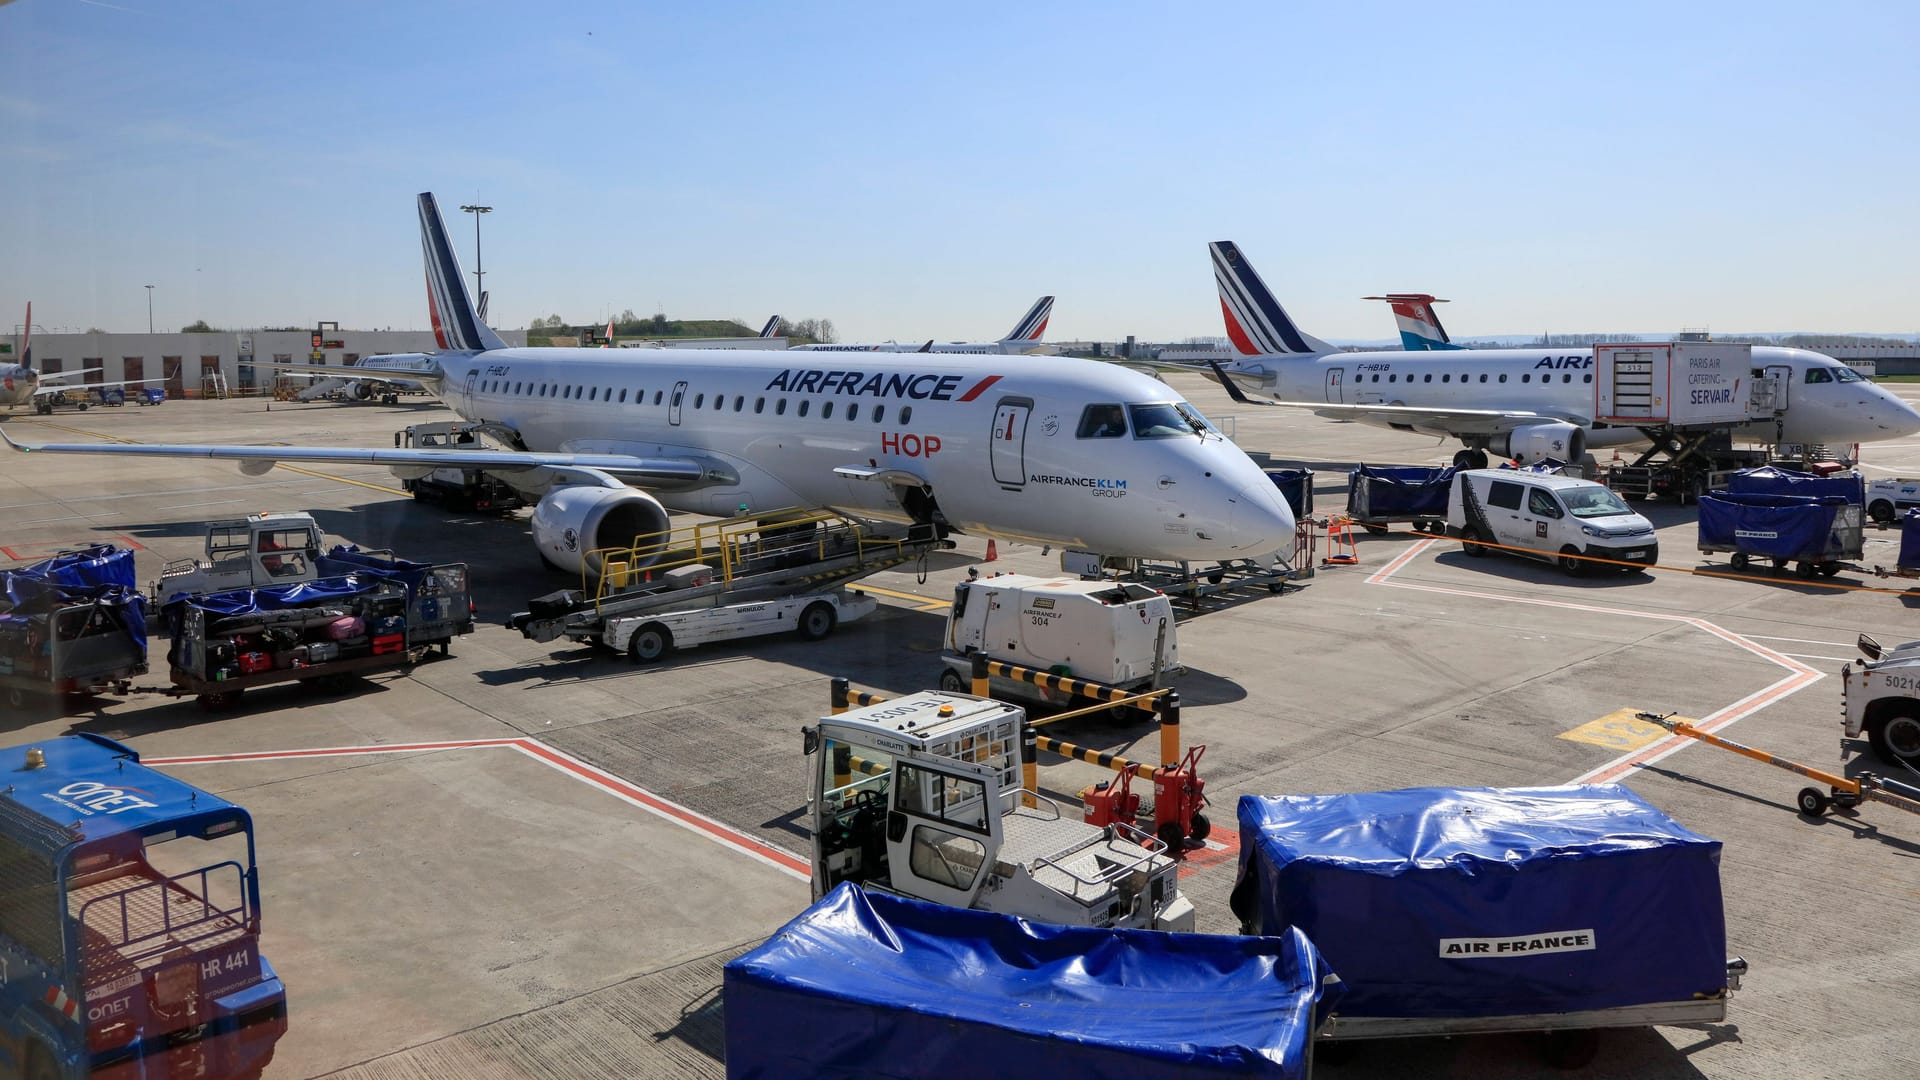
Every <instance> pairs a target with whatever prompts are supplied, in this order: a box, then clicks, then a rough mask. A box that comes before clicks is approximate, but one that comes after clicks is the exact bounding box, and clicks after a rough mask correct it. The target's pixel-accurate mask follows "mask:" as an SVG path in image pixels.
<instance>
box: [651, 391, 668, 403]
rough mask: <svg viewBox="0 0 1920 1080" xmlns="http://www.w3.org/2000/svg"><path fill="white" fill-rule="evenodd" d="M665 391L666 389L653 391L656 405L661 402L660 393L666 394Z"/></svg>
mask: <svg viewBox="0 0 1920 1080" xmlns="http://www.w3.org/2000/svg"><path fill="white" fill-rule="evenodd" d="M664 393H666V391H664V390H655V391H654V392H653V403H654V404H655V405H658V404H660V395H661V394H664Z"/></svg>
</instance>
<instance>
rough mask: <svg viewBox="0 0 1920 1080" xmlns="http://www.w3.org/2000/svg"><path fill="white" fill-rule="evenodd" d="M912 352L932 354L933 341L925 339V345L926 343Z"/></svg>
mask: <svg viewBox="0 0 1920 1080" xmlns="http://www.w3.org/2000/svg"><path fill="white" fill-rule="evenodd" d="M913 351H914V352H932V351H933V339H932V338H928V339H927V343H926V344H925V345H922V346H920V347H919V348H917V349H915V350H913Z"/></svg>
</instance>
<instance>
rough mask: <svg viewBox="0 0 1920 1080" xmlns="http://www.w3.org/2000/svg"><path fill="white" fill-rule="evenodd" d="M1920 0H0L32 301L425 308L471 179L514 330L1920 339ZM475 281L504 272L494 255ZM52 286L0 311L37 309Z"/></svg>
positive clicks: (461, 233) (343, 315)
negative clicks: (1237, 327) (716, 325)
mask: <svg viewBox="0 0 1920 1080" xmlns="http://www.w3.org/2000/svg"><path fill="white" fill-rule="evenodd" d="M1917 49H1920V5H1910V4H1898V3H1884V4H1854V3H1846V2H1838V3H1825V4H1819V5H1807V4H1770V3H1743V4H1731V3H1726V4H1722V3H1701V4H1671V3H1665V4H1636V3H1613V4H1607V5H1557V4H1534V5H1518V4H1472V3H1468V4H1459V5H1433V4H1430V3H1428V4H1366V3H1355V4H1346V5H1302V4H1291V3H1278V2H1269V3H1250V4H1241V3H1224V2H1215V3H1209V4H1205V5H1199V4H1195V5H1185V4H1124V3H1122V4H1047V3H1026V4H1000V3H993V2H987V0H979V2H975V3H969V4H964V5H961V4H954V5H939V6H933V5H906V4H852V3H848V4H819V5H801V4H777V3H767V4H756V3H738V4H707V5H692V4H634V3H575V4H565V5H533V4H507V3H488V2H468V3H458V4H454V3H448V4H434V3H425V2H420V3H414V2H409V3H400V4H396V3H391V2H384V0H383V2H359V0H330V2H329V3H325V4H310V5H288V4H278V3H269V4H262V3H259V2H257V0H242V2H225V0H111V2H110V3H109V2H106V0H16V2H13V3H9V4H3V5H0V161H3V162H5V164H4V166H0V169H3V170H4V176H5V181H4V188H0V190H4V191H5V193H6V195H7V198H6V199H5V211H6V212H5V213H4V214H0V253H4V255H3V256H0V307H4V309H5V310H6V311H9V312H17V311H18V310H19V309H20V308H21V307H22V306H23V305H24V303H25V301H27V300H29V299H31V300H33V301H34V305H35V306H34V311H35V317H36V322H38V323H41V324H44V325H47V326H49V327H53V328H61V327H75V328H79V327H86V326H97V327H100V328H103V329H108V330H122V331H132V330H140V329H144V327H145V325H146V299H147V293H146V290H145V289H144V288H143V286H144V285H146V284H148V283H151V284H153V285H155V289H154V297H153V298H154V315H155V324H156V327H157V328H160V329H170V328H175V327H178V326H179V325H181V324H183V323H186V322H190V321H192V320H194V319H199V318H204V319H207V320H208V321H210V322H212V323H214V324H215V325H222V326H250V325H263V324H268V325H272V324H293V325H306V324H310V323H312V322H313V321H315V320H317V319H334V320H338V321H340V322H341V323H343V324H345V325H349V326H359V327H385V326H392V327H395V328H403V327H406V328H417V327H421V326H424V325H425V324H426V310H425V300H424V293H423V286H422V284H421V282H422V276H421V266H420V254H419V245H418V242H417V230H416V226H415V224H414V210H413V202H412V197H413V195H414V194H415V193H416V192H419V191H423V190H433V191H435V192H437V193H438V194H439V196H440V200H441V202H442V204H443V206H444V207H446V209H447V210H448V212H449V214H450V216H451V217H453V218H455V219H456V220H451V221H449V226H450V227H451V228H453V229H454V230H455V236H456V240H457V243H458V247H459V251H460V255H461V258H462V260H463V261H464V262H465V263H466V268H467V269H468V270H469V271H471V270H472V268H473V267H472V258H471V256H472V219H471V217H469V216H468V215H464V214H459V213H458V212H457V211H455V210H454V207H457V206H458V205H459V204H461V203H466V202H473V201H475V200H478V201H481V202H484V203H488V204H491V205H493V206H494V207H495V208H496V209H495V211H494V212H493V213H492V214H491V215H489V216H488V217H487V219H486V221H485V224H484V243H485V257H486V267H487V279H488V284H489V287H490V289H491V290H492V292H493V308H492V316H493V318H492V321H493V322H494V323H495V324H496V325H498V326H502V327H518V326H524V325H525V324H526V322H527V321H528V320H529V319H531V318H534V317H536V316H540V315H547V314H553V313H558V314H560V315H562V316H564V317H565V318H567V319H569V320H572V321H579V322H585V321H589V320H594V319H598V318H601V317H604V314H605V313H606V312H607V311H608V309H609V308H610V309H612V310H613V311H616V312H617V311H619V310H620V309H622V308H632V309H633V310H634V311H636V312H639V313H641V314H643V315H644V314H651V313H652V312H654V311H656V310H664V311H665V312H666V313H667V314H669V315H671V316H675V317H689V318H706V317H738V318H741V319H743V320H746V321H748V322H749V323H750V324H753V325H755V326H757V325H758V323H759V322H760V321H761V320H763V319H764V318H765V316H767V315H768V314H772V313H774V312H779V313H781V314H785V315H787V316H789V317H791V318H799V317H806V316H825V317H828V318H831V319H833V320H834V322H835V323H836V324H837V325H838V326H839V328H840V330H841V336H842V338H843V339H847V340H871V339H886V338H892V337H898V338H901V339H913V338H924V337H931V336H939V337H942V338H973V339H979V338H991V337H997V336H998V335H999V334H1000V333H1001V332H1003V331H1004V330H1006V329H1007V328H1009V327H1011V326H1012V325H1013V323H1014V322H1015V321H1016V320H1017V318H1018V317H1019V316H1020V314H1021V313H1022V312H1023V311H1024V310H1025V309H1026V307H1027V305H1028V304H1029V303H1031V301H1032V300H1033V298H1034V297H1036V296H1038V295H1040V294H1042V293H1055V294H1057V295H1058V296H1059V297H1060V300H1059V303H1058V305H1057V307H1056V308H1055V311H1054V317H1053V322H1052V325H1051V327H1050V329H1049V337H1050V338H1052V339H1055V340H1063V339H1075V338H1105V339H1112V338H1117V337H1120V336H1123V335H1126V334H1129V333H1131V334H1136V335H1138V336H1140V337H1141V338H1143V339H1169V338H1179V337H1185V336H1189V335H1218V334H1219V333H1220V332H1221V330H1220V319H1219V309H1218V304H1217V302H1216V300H1215V298H1214V288H1213V282H1212V277H1211V272H1210V270H1209V266H1208V262H1207V258H1206V253H1205V250H1204V248H1205V244H1206V242H1207V241H1209V240H1215V239H1234V240H1238V241H1239V242H1240V244H1241V246H1242V249H1243V250H1244V251H1245V252H1246V253H1247V255H1248V257H1249V258H1250V259H1251V260H1253V262H1254V263H1255V265H1257V266H1258V267H1259V268H1260V269H1261V271H1262V273H1263V274H1264V275H1265V277H1266V279H1267V281H1268V283H1269V284H1270V285H1272V286H1273V288H1274V290H1275V292H1276V293H1277V294H1278V295H1279V296H1280V297H1281V298H1282V300H1283V301H1284V302H1285V303H1286V305H1287V307H1288V309H1289V311H1291V312H1292V314H1293V315H1294V317H1295V318H1296V320H1298V321H1299V322H1300V323H1301V324H1302V326H1303V327H1304V328H1305V329H1307V330H1308V331H1310V332H1312V333H1315V334H1318V335H1320V336H1322V337H1340V338H1385V337H1389V336H1391V334H1392V324H1391V319H1390V316H1389V314H1388V312H1387V311H1386V310H1385V308H1384V307H1383V306H1381V305H1377V304H1368V303H1363V302H1361V301H1360V300H1359V299H1358V298H1359V297H1361V296H1363V295H1366V294H1369V293H1374V292H1379V291H1383V290H1395V291H1415V290H1420V291H1432V292H1436V293H1438V294H1439V295H1442V296H1446V297H1450V298H1452V299H1453V301H1454V303H1453V304H1451V305H1449V306H1448V307H1447V308H1446V309H1444V315H1445V318H1446V319H1447V324H1448V329H1449V330H1451V331H1452V332H1453V333H1454V334H1455V335H1456V336H1472V335H1475V334H1500V333H1526V332H1535V331H1543V330H1548V331H1553V332H1576V331H1586V330H1643V331H1652V332H1668V331H1672V330H1676V329H1679V328H1680V327H1682V326H1688V327H1696V326H1705V327H1710V328H1712V329H1714V330H1717V331H1722V332H1737V331H1765V330H1792V329H1804V330H1824V331H1879V332H1904V333H1912V332H1914V331H1916V330H1920V312H1916V311H1915V307H1914V300H1913V297H1914V295H1915V288H1914V284H1915V281H1914V277H1915V275H1914V269H1913V266H1914V261H1915V252H1916V251H1917V250H1920V223H1917V217H1920V215H1916V206H1915V199H1914V197H1913V192H1914V190H1915V188H1914V177H1915V176H1916V175H1920V168H1916V165H1920V162H1916V157H1917V156H1920V121H1917V118H1920V109H1916V105H1917V104H1920V101H1917V100H1916V98H1920V90H1916V85H1915V83H1914V81H1913V73H1914V70H1915V59H1914V57H1915V55H1916V50H1917ZM469 280H471V275H470V274H469ZM19 317H20V316H19V315H18V314H8V315H5V316H4V317H0V324H11V323H13V322H14V321H16V320H18V319H19Z"/></svg>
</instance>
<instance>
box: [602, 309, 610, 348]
mask: <svg viewBox="0 0 1920 1080" xmlns="http://www.w3.org/2000/svg"><path fill="white" fill-rule="evenodd" d="M600 347H601V348H603V349H611V348H613V317H612V316H611V315H609V316H608V317H607V340H606V343H605V344H603V345H601V346H600Z"/></svg>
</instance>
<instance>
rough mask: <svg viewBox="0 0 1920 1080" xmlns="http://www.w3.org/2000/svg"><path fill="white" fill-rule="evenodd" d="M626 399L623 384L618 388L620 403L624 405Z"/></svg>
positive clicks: (625, 389)
mask: <svg viewBox="0 0 1920 1080" xmlns="http://www.w3.org/2000/svg"><path fill="white" fill-rule="evenodd" d="M626 401H627V388H626V387H624V386H623V387H621V388H620V403H621V404H623V405H624V404H626Z"/></svg>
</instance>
